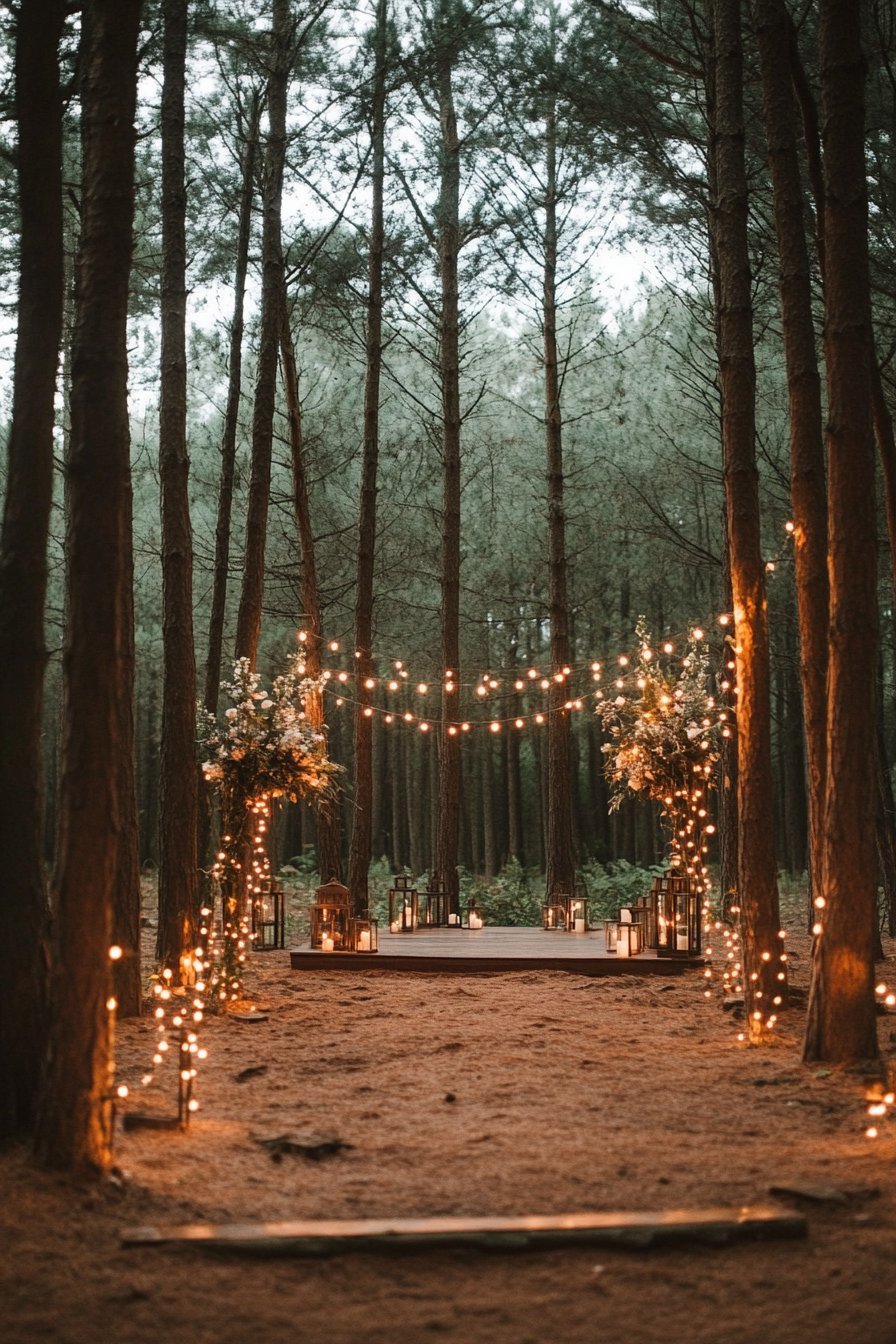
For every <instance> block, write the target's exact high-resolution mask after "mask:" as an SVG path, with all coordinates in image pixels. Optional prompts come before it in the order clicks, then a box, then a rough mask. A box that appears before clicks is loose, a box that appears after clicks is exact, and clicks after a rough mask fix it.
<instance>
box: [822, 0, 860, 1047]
mask: <svg viewBox="0 0 896 1344" xmlns="http://www.w3.org/2000/svg"><path fill="white" fill-rule="evenodd" d="M862 9H863V7H862V6H860V5H857V4H855V3H854V0H821V3H820V5H819V64H820V70H821V95H822V113H823V115H822V123H823V126H824V188H825V199H824V237H825V325H824V354H825V367H826V370H827V388H828V422H827V443H828V471H829V484H828V548H829V551H828V573H829V575H830V585H831V596H830V654H829V664H828V696H827V701H828V710H827V741H828V775H827V790H826V796H825V815H824V861H823V878H824V886H823V887H822V888H821V891H822V893H823V896H822V897H821V899H823V900H824V902H825V904H824V906H823V908H821V909H820V911H819V926H820V928H821V929H822V930H823V931H822V932H821V933H820V934H819V935H818V936H817V937H816V939H815V943H814V955H813V963H812V983H811V987H810V991H809V1017H808V1022H807V1027H806V1041H805V1049H804V1057H805V1058H806V1059H809V1060H813V1059H826V1060H832V1061H838V1062H848V1061H852V1060H856V1059H861V1058H874V1057H876V1055H877V1024H876V1018H875V1006H874V942H875V910H876V903H877V862H876V854H875V813H876V797H875V790H876V780H875V773H874V770H873V769H869V768H868V767H869V761H873V760H874V757H875V690H876V688H875V681H876V676H877V630H878V611H877V545H876V535H875V505H874V435H873V425H872V421H871V399H872V387H871V368H870V358H869V352H870V350H871V349H872V341H871V331H870V314H871V301H870V279H869V268H868V196H867V183H866V176H865V160H864V113H865V108H864V79H865V59H864V55H863V52H862V44H861V23H862Z"/></svg>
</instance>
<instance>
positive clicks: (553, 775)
mask: <svg viewBox="0 0 896 1344" xmlns="http://www.w3.org/2000/svg"><path fill="white" fill-rule="evenodd" d="M545 145H546V151H547V163H546V167H547V175H546V177H547V180H546V191H545V228H544V300H543V316H542V322H543V330H544V388H545V428H546V431H547V458H548V460H547V484H548V566H549V569H548V601H549V610H550V624H551V691H550V715H549V718H548V843H547V891H548V897H549V898H550V896H551V894H552V893H553V892H555V891H561V890H562V891H567V892H569V893H570V894H572V890H573V886H574V884H575V844H574V841H573V833H572V789H571V779H570V764H569V731H570V724H569V719H570V711H569V710H567V709H565V708H564V706H565V704H566V702H567V701H568V699H569V691H568V686H567V682H566V673H565V672H564V669H565V668H566V667H568V666H569V654H570V649H569V601H568V598H567V591H566V515H565V511H564V505H563V420H562V415H561V410H560V375H559V367H558V361H557V295H556V283H557V134H556V123H555V113H554V109H553V108H551V109H550V110H549V112H548V115H547V121H546V127H545Z"/></svg>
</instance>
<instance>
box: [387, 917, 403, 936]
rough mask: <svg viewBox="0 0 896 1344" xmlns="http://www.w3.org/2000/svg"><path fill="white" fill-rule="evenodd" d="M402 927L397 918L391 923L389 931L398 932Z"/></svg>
mask: <svg viewBox="0 0 896 1344" xmlns="http://www.w3.org/2000/svg"><path fill="white" fill-rule="evenodd" d="M400 928H401V925H400V924H399V922H398V920H397V919H393V921H392V923H391V924H390V925H389V932H390V933H398V931H399V929H400Z"/></svg>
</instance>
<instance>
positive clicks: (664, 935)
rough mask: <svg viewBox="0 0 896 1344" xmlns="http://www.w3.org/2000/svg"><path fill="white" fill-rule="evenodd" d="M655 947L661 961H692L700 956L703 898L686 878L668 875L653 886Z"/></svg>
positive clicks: (660, 878) (676, 874)
mask: <svg viewBox="0 0 896 1344" xmlns="http://www.w3.org/2000/svg"><path fill="white" fill-rule="evenodd" d="M651 898H652V900H653V901H654V903H655V910H656V933H657V938H656V945H657V952H658V954H659V955H660V956H662V957H692V956H697V955H699V952H700V938H701V927H700V896H699V894H698V893H697V892H696V891H694V890H693V889H692V885H691V879H690V878H689V877H687V876H685V875H684V874H681V875H679V874H678V873H667V874H666V875H665V877H658V878H657V879H656V881H655V882H654V884H653V891H652V892H651Z"/></svg>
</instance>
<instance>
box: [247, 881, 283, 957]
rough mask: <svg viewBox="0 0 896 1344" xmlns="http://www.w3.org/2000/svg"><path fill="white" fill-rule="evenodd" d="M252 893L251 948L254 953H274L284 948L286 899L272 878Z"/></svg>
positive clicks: (277, 883)
mask: <svg viewBox="0 0 896 1344" xmlns="http://www.w3.org/2000/svg"><path fill="white" fill-rule="evenodd" d="M259 885H260V887H261V890H260V891H255V892H253V893H252V934H253V942H252V947H253V949H254V951H256V952H274V951H277V950H278V949H280V948H284V947H286V898H285V895H284V892H283V888H282V887H281V886H280V884H279V882H277V881H276V880H275V879H273V878H265V879H264V880H263V881H262V882H261V883H259Z"/></svg>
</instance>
